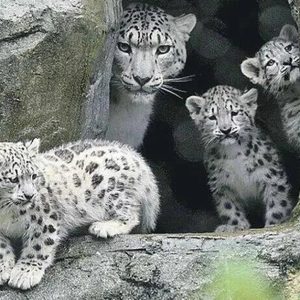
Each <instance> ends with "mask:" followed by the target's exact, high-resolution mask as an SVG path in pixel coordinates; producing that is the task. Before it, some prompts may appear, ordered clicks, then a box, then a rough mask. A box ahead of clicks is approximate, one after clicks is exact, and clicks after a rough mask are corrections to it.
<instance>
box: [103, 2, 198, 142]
mask: <svg viewBox="0 0 300 300" xmlns="http://www.w3.org/2000/svg"><path fill="white" fill-rule="evenodd" d="M195 24H196V17H195V15H193V14H188V15H184V16H180V17H173V16H171V15H169V14H167V13H165V12H164V11H163V10H162V9H160V8H158V7H154V6H150V5H147V4H132V5H130V6H129V7H128V8H127V9H126V10H125V11H124V15H123V18H122V20H121V25H120V30H119V37H118V43H117V48H116V50H115V58H114V64H113V77H112V82H111V101H110V116H109V123H108V129H107V133H106V138H107V139H109V140H118V141H120V142H122V143H125V144H129V145H131V146H132V147H134V148H138V147H139V146H141V144H142V142H143V139H144V135H145V132H146V130H147V127H148V124H149V122H150V116H151V113H152V109H153V103H154V99H155V97H156V95H157V93H158V91H160V90H163V91H166V90H170V92H171V93H172V91H174V90H173V89H172V87H171V86H169V85H168V83H171V81H172V79H171V78H172V77H175V76H177V75H178V74H179V73H180V72H181V71H182V70H183V68H184V65H185V62H186V46H185V43H186V42H187V41H188V39H189V34H190V32H191V31H192V29H193V28H194V26H195Z"/></svg>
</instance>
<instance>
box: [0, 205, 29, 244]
mask: <svg viewBox="0 0 300 300" xmlns="http://www.w3.org/2000/svg"><path fill="white" fill-rule="evenodd" d="M0 232H1V233H2V234H3V235H5V236H7V237H9V238H19V237H21V236H22V235H23V234H24V232H25V222H24V218H20V216H19V215H18V214H17V212H15V211H13V210H9V211H7V210H4V211H1V212H0Z"/></svg>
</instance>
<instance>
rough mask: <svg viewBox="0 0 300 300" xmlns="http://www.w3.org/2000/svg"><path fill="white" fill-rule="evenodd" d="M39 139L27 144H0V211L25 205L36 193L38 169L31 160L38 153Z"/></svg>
mask: <svg viewBox="0 0 300 300" xmlns="http://www.w3.org/2000/svg"><path fill="white" fill-rule="evenodd" d="M39 145H40V140H39V139H34V140H33V141H32V142H27V143H21V142H19V143H0V209H2V208H5V207H7V208H8V207H10V206H11V205H13V204H14V205H20V206H22V205H25V204H27V203H29V202H30V201H31V200H33V199H34V196H35V195H36V193H37V190H36V181H37V178H38V176H39V175H40V174H39V170H38V168H37V167H36V166H35V165H34V163H33V162H32V158H33V157H34V156H35V155H36V154H37V153H38V150H39Z"/></svg>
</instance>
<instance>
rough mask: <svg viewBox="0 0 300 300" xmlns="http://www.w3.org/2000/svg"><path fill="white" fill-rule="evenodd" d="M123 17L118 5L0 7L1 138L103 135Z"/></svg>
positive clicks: (14, 1) (19, 0)
mask: <svg viewBox="0 0 300 300" xmlns="http://www.w3.org/2000/svg"><path fill="white" fill-rule="evenodd" d="M120 14H121V1H120V0H99V1H93V0H65V1H64V0H49V1H45V0H41V1H35V0H26V1H24V0H7V1H1V2H0V28H1V32H0V112H1V116H0V128H1V131H0V140H1V141H5V140H9V141H16V140H24V139H30V138H33V137H40V138H41V139H42V145H43V148H44V149H45V148H49V147H52V146H55V145H59V144H61V143H63V142H66V141H70V140H74V139H78V138H79V137H80V136H84V137H95V136H101V134H102V133H103V131H104V130H105V126H106V118H107V109H108V92H109V90H108V82H109V79H110V67H111V63H112V55H113V51H111V50H112V49H114V46H115V36H116V29H117V27H118V21H119V18H120ZM86 95H88V97H86ZM95 114H96V115H97V116H95Z"/></svg>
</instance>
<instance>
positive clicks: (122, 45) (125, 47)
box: [118, 43, 131, 53]
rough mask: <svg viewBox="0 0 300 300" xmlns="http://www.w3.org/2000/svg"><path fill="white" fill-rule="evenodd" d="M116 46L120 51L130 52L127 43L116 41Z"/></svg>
mask: <svg viewBox="0 0 300 300" xmlns="http://www.w3.org/2000/svg"><path fill="white" fill-rule="evenodd" d="M118 48H119V50H120V51H122V52H125V53H131V47H130V46H129V44H127V43H118Z"/></svg>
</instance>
